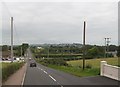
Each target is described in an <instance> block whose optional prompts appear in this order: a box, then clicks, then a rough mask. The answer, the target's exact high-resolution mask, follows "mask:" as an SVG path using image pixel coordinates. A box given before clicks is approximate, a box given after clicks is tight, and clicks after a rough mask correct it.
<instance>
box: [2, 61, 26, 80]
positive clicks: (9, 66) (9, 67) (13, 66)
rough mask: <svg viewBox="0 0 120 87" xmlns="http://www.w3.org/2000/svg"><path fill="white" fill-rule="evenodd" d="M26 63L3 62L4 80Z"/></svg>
mask: <svg viewBox="0 0 120 87" xmlns="http://www.w3.org/2000/svg"><path fill="white" fill-rule="evenodd" d="M23 65H24V62H15V63H2V81H3V82H4V81H5V80H7V78H8V77H9V76H10V75H12V74H13V73H15V72H16V71H17V70H18V69H20V68H21V67H22V66H23Z"/></svg>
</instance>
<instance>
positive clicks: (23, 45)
mask: <svg viewBox="0 0 120 87" xmlns="http://www.w3.org/2000/svg"><path fill="white" fill-rule="evenodd" d="M28 47H29V44H27V43H23V44H22V55H24V54H25V52H26V50H27V49H28Z"/></svg>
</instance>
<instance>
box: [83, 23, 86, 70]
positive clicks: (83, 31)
mask: <svg viewBox="0 0 120 87" xmlns="http://www.w3.org/2000/svg"><path fill="white" fill-rule="evenodd" d="M85 28H86V22H85V21H84V30H83V70H84V69H85V52H86V51H85V49H86V48H85Z"/></svg>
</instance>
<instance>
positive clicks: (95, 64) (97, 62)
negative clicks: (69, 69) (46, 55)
mask: <svg viewBox="0 0 120 87" xmlns="http://www.w3.org/2000/svg"><path fill="white" fill-rule="evenodd" d="M100 61H107V63H108V64H110V65H118V58H100V59H88V60H86V65H88V64H90V65H91V66H92V67H93V68H100ZM82 62H83V61H82V60H73V61H67V63H68V64H70V65H72V66H74V67H78V66H81V67H82Z"/></svg>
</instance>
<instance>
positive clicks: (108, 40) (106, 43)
mask: <svg viewBox="0 0 120 87" xmlns="http://www.w3.org/2000/svg"><path fill="white" fill-rule="evenodd" d="M110 39H111V38H105V57H108V52H109V43H110Z"/></svg>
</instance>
